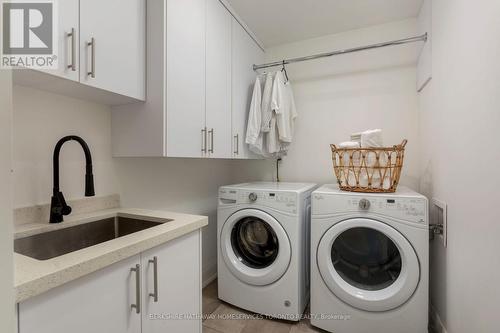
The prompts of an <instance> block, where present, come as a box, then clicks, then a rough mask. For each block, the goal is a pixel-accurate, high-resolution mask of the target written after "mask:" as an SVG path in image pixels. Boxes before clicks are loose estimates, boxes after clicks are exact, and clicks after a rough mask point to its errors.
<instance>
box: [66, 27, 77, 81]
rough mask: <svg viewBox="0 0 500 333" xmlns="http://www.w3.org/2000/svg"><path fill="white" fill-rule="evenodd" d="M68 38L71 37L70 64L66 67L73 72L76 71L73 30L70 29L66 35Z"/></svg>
mask: <svg viewBox="0 0 500 333" xmlns="http://www.w3.org/2000/svg"><path fill="white" fill-rule="evenodd" d="M67 36H68V37H71V64H69V65H68V68H69V69H71V70H72V71H73V72H75V71H76V44H75V41H76V33H75V28H71V32H70V33H68V34H67Z"/></svg>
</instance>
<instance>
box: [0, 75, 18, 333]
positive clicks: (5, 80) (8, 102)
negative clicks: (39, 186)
mask: <svg viewBox="0 0 500 333" xmlns="http://www.w3.org/2000/svg"><path fill="white" fill-rule="evenodd" d="M11 135H12V73H11V72H10V71H7V70H4V69H3V70H0V184H2V185H1V186H0V221H1V223H0V265H1V266H2V269H0V295H1V297H0V332H14V326H15V325H14V322H15V321H14V318H15V317H14V290H13V288H12V286H13V285H14V282H13V267H14V263H13V261H12V253H13V246H12V186H11V185H12V173H11V168H12V158H11V157H12V156H11V154H12V136H11Z"/></svg>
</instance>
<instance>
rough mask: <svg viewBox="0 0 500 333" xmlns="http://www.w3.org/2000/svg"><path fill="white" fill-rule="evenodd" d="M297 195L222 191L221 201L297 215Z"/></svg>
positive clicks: (232, 190) (234, 190)
mask: <svg viewBox="0 0 500 333" xmlns="http://www.w3.org/2000/svg"><path fill="white" fill-rule="evenodd" d="M297 200H298V198H297V194H296V193H293V192H279V191H277V192H267V191H250V190H236V189H224V188H222V189H220V190H219V201H220V202H221V203H227V204H230V203H232V204H245V205H250V206H251V205H256V206H265V207H270V208H274V209H276V210H279V211H282V212H288V213H292V214H296V213H297Z"/></svg>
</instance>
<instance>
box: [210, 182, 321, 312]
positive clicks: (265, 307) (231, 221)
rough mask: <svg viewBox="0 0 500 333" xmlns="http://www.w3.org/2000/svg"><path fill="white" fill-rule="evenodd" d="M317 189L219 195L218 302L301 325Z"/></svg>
mask: <svg viewBox="0 0 500 333" xmlns="http://www.w3.org/2000/svg"><path fill="white" fill-rule="evenodd" d="M315 188H316V185H314V184H299V183H264V182H260V183H246V184H239V185H231V186H224V187H221V188H220V189H219V206H218V212H217V213H218V217H217V222H218V223H217V232H218V233H217V245H218V250H217V251H218V268H217V270H218V286H219V298H220V299H221V300H223V301H225V302H228V303H230V304H233V305H235V306H237V307H240V308H243V309H246V310H250V311H253V312H256V313H259V314H265V315H269V316H273V317H276V318H281V319H286V320H299V319H300V315H302V313H303V311H304V309H305V307H306V305H307V303H308V300H309V258H310V256H309V255H310V254H309V248H310V246H309V226H310V207H311V193H312V191H313V190H314V189H315Z"/></svg>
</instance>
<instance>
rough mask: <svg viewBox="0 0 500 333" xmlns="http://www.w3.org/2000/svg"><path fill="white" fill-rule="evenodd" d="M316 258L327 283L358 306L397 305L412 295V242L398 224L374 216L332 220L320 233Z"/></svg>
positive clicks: (415, 268)
mask: <svg viewBox="0 0 500 333" xmlns="http://www.w3.org/2000/svg"><path fill="white" fill-rule="evenodd" d="M316 259H317V264H318V268H319V271H320V274H321V277H322V278H323V280H324V281H325V283H326V285H327V286H328V288H329V289H330V290H331V291H332V292H333V293H334V294H335V296H337V297H338V298H340V299H341V300H343V301H344V302H346V303H347V304H349V305H351V306H353V307H355V308H358V309H360V310H365V311H373V312H377V311H387V310H391V309H394V308H397V307H399V306H400V305H402V304H403V303H405V302H406V301H407V300H408V299H409V298H410V297H411V296H412V295H413V293H414V292H415V290H416V288H417V285H418V282H419V280H420V267H419V262H418V258H417V255H416V253H415V251H414V250H413V247H412V246H411V244H410V243H409V242H408V241H407V240H406V238H405V237H403V235H401V234H400V233H399V232H398V231H397V230H396V229H394V228H392V227H391V226H389V225H387V224H385V223H382V222H379V221H376V220H371V219H363V218H358V219H349V220H345V221H342V222H340V223H338V224H335V225H334V226H333V227H331V228H330V229H328V230H327V232H326V233H325V234H324V235H323V237H322V238H321V241H320V243H319V246H318V252H317V258H316Z"/></svg>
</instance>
